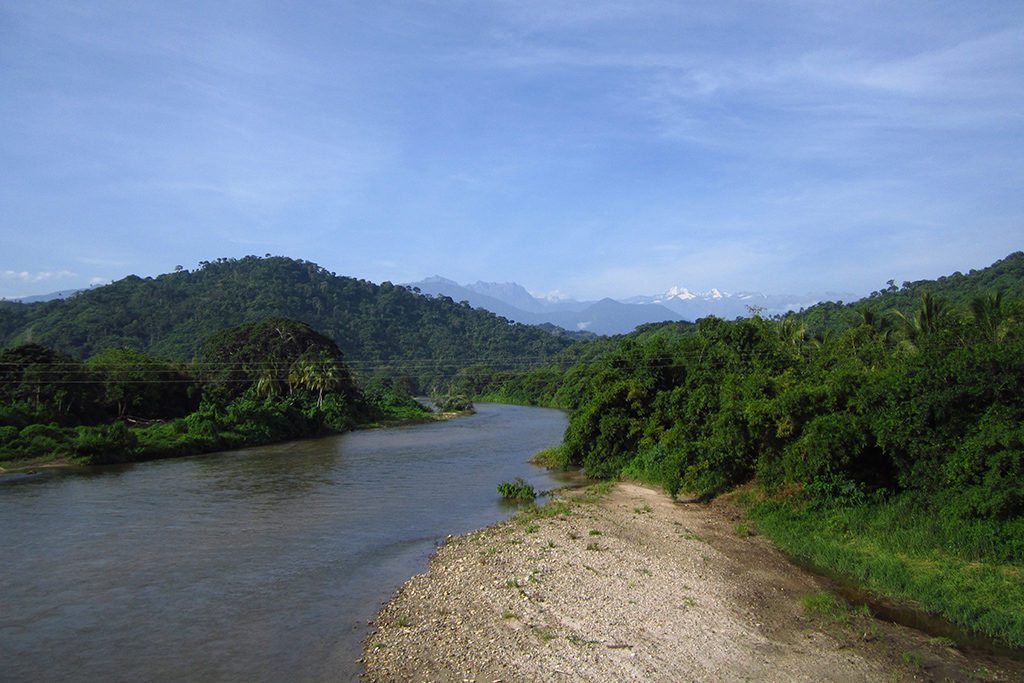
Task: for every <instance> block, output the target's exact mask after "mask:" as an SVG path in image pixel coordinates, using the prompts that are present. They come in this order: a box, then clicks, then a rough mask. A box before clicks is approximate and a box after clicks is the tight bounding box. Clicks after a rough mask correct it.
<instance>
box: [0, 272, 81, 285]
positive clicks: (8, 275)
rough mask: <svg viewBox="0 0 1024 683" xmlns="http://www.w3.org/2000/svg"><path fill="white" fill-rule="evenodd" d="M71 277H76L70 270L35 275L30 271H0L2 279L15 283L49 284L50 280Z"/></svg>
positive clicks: (36, 273)
mask: <svg viewBox="0 0 1024 683" xmlns="http://www.w3.org/2000/svg"><path fill="white" fill-rule="evenodd" d="M69 277H75V273H72V272H71V271H70V270H41V271H37V272H35V273H30V272H28V271H24V270H23V271H15V270H4V271H0V278H2V279H4V280H12V281H15V282H25V283H34V282H48V281H50V280H63V279H66V278H69Z"/></svg>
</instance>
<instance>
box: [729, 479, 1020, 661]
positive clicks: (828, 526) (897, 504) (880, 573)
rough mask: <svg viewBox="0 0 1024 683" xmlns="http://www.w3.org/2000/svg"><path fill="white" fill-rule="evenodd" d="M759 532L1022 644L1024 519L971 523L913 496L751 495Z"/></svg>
mask: <svg viewBox="0 0 1024 683" xmlns="http://www.w3.org/2000/svg"><path fill="white" fill-rule="evenodd" d="M748 505H749V508H748V514H749V515H750V517H751V518H752V519H753V520H754V521H755V522H756V523H757V527H758V529H759V531H760V532H761V533H762V534H764V535H765V536H767V537H768V538H770V539H771V540H772V541H773V542H774V543H775V544H776V545H778V546H779V547H780V548H782V549H783V550H784V551H786V552H787V553H789V554H790V555H792V556H794V557H795V558H797V559H798V560H800V561H802V562H803V563H805V564H807V565H810V566H812V567H814V568H816V569H818V570H819V571H823V572H824V573H826V574H829V575H831V576H832V577H834V578H836V579H838V580H840V581H844V582H847V583H851V584H854V585H857V586H859V587H861V588H865V589H867V590H869V591H873V592H876V593H879V594H882V595H886V596H889V597H891V598H896V599H900V600H904V601H910V602H911V603H913V604H916V605H918V606H920V607H921V608H923V609H924V610H927V611H929V612H931V613H934V614H939V615H941V616H943V617H944V618H946V619H948V620H949V621H950V622H952V623H954V624H956V625H958V626H960V627H963V628H965V629H968V630H972V631H975V632H977V633H980V634H983V635H986V636H988V637H991V638H993V639H996V640H998V641H1002V642H1003V643H1005V644H1007V645H1010V646H1012V647H1017V648H1020V647H1024V520H1015V521H1011V522H1006V523H1003V524H997V523H994V522H965V521H960V520H955V519H951V518H948V517H946V516H943V515H937V514H930V513H928V512H925V511H923V510H921V509H919V508H918V507H915V506H914V505H913V504H911V502H910V501H907V500H900V499H896V500H892V501H888V502H884V503H880V504H873V505H870V504H862V505H857V506H850V507H835V508H823V509H819V508H814V507H811V506H809V505H806V504H804V503H801V502H800V500H799V497H798V496H793V497H791V498H788V499H786V500H773V499H765V500H761V501H754V500H749V501H748Z"/></svg>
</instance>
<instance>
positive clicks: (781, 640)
mask: <svg viewBox="0 0 1024 683" xmlns="http://www.w3.org/2000/svg"><path fill="white" fill-rule="evenodd" d="M556 506H557V507H555V508H550V509H551V510H558V511H559V512H560V513H559V514H557V515H549V516H529V515H520V516H519V517H518V518H517V519H514V520H512V521H509V522H506V523H502V524H498V525H496V526H493V527H490V528H487V529H484V530H482V531H478V532H474V533H472V534H468V535H466V536H463V537H459V538H453V539H450V540H449V542H448V543H446V544H445V545H443V546H442V547H441V548H440V549H439V550H438V552H437V554H436V555H435V557H434V558H433V559H432V560H431V563H430V567H429V569H428V571H427V572H426V573H425V574H422V575H419V576H416V577H414V578H412V579H411V580H409V581H408V582H407V583H406V584H405V585H404V586H403V587H402V588H401V590H400V591H399V592H398V594H397V595H396V596H395V597H394V598H393V599H392V600H391V601H390V602H389V603H388V604H387V605H386V606H385V607H384V609H383V610H382V611H381V613H380V615H379V616H378V619H377V621H376V622H375V626H376V627H377V630H376V632H375V633H374V634H373V635H371V636H370V638H368V639H367V641H366V643H365V646H364V660H363V661H364V664H365V666H366V676H367V678H368V679H370V680H374V681H491V682H493V681H744V680H750V681H768V680H770V681H823V680H830V681H887V680H939V681H941V680H1024V665H1022V664H1021V663H1020V662H1013V661H1008V660H1003V659H998V658H994V657H989V656H981V655H976V654H969V655H968V654H964V653H961V652H959V651H957V650H956V649H954V648H952V647H949V646H948V644H945V643H943V642H941V641H936V640H935V639H931V638H929V637H928V636H926V635H924V634H922V633H919V632H917V631H914V630H911V629H906V628H903V627H899V626H895V625H892V624H888V623H885V622H881V621H877V620H875V619H872V618H871V617H870V616H868V615H866V614H864V613H862V612H856V611H853V610H850V611H847V612H842V613H840V614H838V615H832V616H829V615H826V614H823V613H821V612H819V611H815V610H807V609H805V608H804V607H803V603H802V600H801V598H802V597H803V596H806V595H808V594H814V593H818V592H820V591H822V590H825V586H824V585H823V584H822V583H821V582H820V581H819V580H818V579H817V578H815V577H814V576H812V575H810V574H808V573H807V572H805V571H803V570H801V569H799V568H797V567H796V566H794V565H792V564H791V563H790V562H788V561H787V560H786V559H785V558H784V557H783V556H782V555H781V554H780V553H778V552H777V551H775V550H774V549H773V548H772V547H771V546H770V545H769V544H768V543H767V541H765V540H764V539H762V538H761V537H759V536H757V535H756V534H753V535H748V534H747V533H745V529H744V528H743V526H742V525H740V524H738V522H737V520H738V519H739V517H738V516H737V515H736V514H735V512H734V511H732V510H730V509H728V508H723V507H721V506H712V507H708V506H703V505H698V504H696V503H674V502H673V501H671V500H670V499H669V498H668V497H667V496H665V495H663V494H662V493H660V492H658V491H654V490H651V489H648V488H644V487H641V486H637V485H633V484H626V483H622V484H618V485H617V486H616V487H615V488H613V489H612V490H611V491H610V492H609V493H607V494H605V495H602V496H596V495H594V494H587V493H583V494H581V493H579V492H577V493H576V494H568V496H567V497H566V498H563V499H562V502H561V503H558V504H556Z"/></svg>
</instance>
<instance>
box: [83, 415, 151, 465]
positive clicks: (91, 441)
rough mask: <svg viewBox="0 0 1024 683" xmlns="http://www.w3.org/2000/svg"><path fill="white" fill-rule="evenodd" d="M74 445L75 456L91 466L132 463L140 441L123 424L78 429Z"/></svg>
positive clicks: (116, 423) (115, 423)
mask: <svg viewBox="0 0 1024 683" xmlns="http://www.w3.org/2000/svg"><path fill="white" fill-rule="evenodd" d="M76 431H77V435H76V438H75V440H74V442H73V444H72V450H73V452H74V454H75V455H76V456H78V457H80V458H83V459H85V460H86V462H88V463H89V464H90V465H109V464H114V463H122V462H132V461H134V460H135V459H136V453H135V447H136V445H137V444H138V439H137V438H136V436H135V433H134V432H132V431H131V430H130V429H128V427H127V426H125V424H124V423H123V422H114V423H113V424H109V425H97V426H95V427H78V428H77V430H76Z"/></svg>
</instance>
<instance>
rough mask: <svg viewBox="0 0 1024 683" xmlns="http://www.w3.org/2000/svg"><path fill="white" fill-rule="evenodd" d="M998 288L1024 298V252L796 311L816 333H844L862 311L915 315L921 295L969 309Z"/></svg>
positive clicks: (1009, 295) (1010, 295) (860, 320)
mask: <svg viewBox="0 0 1024 683" xmlns="http://www.w3.org/2000/svg"><path fill="white" fill-rule="evenodd" d="M997 291H1001V292H1003V295H1004V296H1005V297H1007V298H1008V299H1020V298H1024V252H1021V251H1017V252H1014V253H1012V254H1010V255H1009V256H1007V257H1006V258H1004V259H1002V260H1000V261H996V262H995V263H993V264H992V265H991V266H989V267H987V268H982V269H981V270H971V271H968V272H967V273H966V274H964V273H960V272H956V273H953V274H952V275H946V276H943V277H940V278H939V279H937V280H916V281H914V282H904V283H903V284H902V285H899V286H897V284H896V283H895V282H893V281H891V280H890V282H889V286H888V287H886V288H885V289H882V290H879V291H877V292H872V293H871V294H870V295H868V296H867V297H865V298H863V299H861V300H860V301H856V302H853V303H846V304H843V303H837V302H834V301H827V302H823V303H820V304H817V305H815V306H811V307H810V308H808V309H807V310H805V311H802V312H800V313H797V314H794V315H796V317H798V318H799V319H800V320H801V322H802V323H803V324H804V325H806V326H807V329H808V331H809V332H811V333H812V334H821V333H824V332H833V333H834V332H840V331H842V330H843V329H845V328H847V327H850V326H852V325H857V324H859V323H861V322H863V320H864V317H863V313H861V311H864V310H867V311H870V312H871V313H873V314H874V315H875V316H876V317H877V316H884V315H887V314H890V315H891V314H892V313H894V312H897V311H898V312H899V313H901V314H902V315H904V316H908V315H911V314H912V313H913V312H914V311H915V310H916V309H917V307H918V305H919V304H920V303H921V295H922V294H924V293H928V294H931V295H932V296H933V297H935V298H936V299H940V300H942V301H943V302H944V303H945V304H946V305H947V306H952V307H955V308H959V309H961V310H965V311H966V310H968V309H969V308H970V305H971V302H972V301H973V300H974V299H975V298H976V297H979V296H987V295H989V294H994V293H995V292H997Z"/></svg>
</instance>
